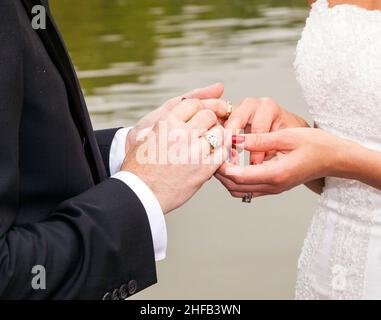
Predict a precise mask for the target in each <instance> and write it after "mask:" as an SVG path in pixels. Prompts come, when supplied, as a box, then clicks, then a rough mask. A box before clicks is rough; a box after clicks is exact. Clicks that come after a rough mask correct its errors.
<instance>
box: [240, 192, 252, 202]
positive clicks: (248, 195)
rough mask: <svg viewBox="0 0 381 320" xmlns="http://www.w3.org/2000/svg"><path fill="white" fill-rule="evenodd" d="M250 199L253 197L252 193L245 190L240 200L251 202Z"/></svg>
mask: <svg viewBox="0 0 381 320" xmlns="http://www.w3.org/2000/svg"><path fill="white" fill-rule="evenodd" d="M252 199H253V194H252V193H251V192H246V193H245V196H244V197H243V198H242V202H244V203H251V200H252Z"/></svg>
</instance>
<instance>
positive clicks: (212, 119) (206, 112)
mask: <svg viewBox="0 0 381 320" xmlns="http://www.w3.org/2000/svg"><path fill="white" fill-rule="evenodd" d="M200 113H201V114H202V116H205V117H206V119H208V121H210V122H212V123H217V122H218V118H217V115H216V114H215V113H214V112H213V111H212V110H209V109H205V110H201V111H200Z"/></svg>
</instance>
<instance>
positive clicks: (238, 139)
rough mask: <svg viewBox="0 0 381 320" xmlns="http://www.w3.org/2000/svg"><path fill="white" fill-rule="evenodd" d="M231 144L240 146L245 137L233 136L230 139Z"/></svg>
mask: <svg viewBox="0 0 381 320" xmlns="http://www.w3.org/2000/svg"><path fill="white" fill-rule="evenodd" d="M232 142H233V144H241V143H244V142H245V137H244V136H236V135H233V137H232Z"/></svg>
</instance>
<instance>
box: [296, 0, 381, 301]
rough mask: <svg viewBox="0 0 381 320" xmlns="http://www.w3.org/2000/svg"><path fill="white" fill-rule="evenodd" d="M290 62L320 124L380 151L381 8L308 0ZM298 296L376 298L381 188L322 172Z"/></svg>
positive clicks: (379, 293)
mask: <svg viewBox="0 0 381 320" xmlns="http://www.w3.org/2000/svg"><path fill="white" fill-rule="evenodd" d="M295 69H296V73H297V78H298V80H299V82H300V84H301V86H302V88H303V91H304V94H305V97H306V100H307V104H308V106H309V108H310V112H311V114H312V116H313V119H314V120H315V122H316V123H317V125H318V126H319V128H321V129H323V130H326V131H328V132H330V133H333V134H335V135H337V136H340V137H343V138H346V139H351V140H354V141H357V142H358V143H360V144H362V145H364V146H366V147H368V148H370V149H373V150H377V151H380V152H381V11H368V10H365V9H362V8H360V7H356V6H354V5H337V6H335V7H333V8H329V6H328V2H327V0H317V2H315V4H314V5H313V8H312V10H311V13H310V16H309V18H308V20H307V24H306V27H305V29H304V31H303V34H302V38H301V40H300V41H299V44H298V47H297V51H296V60H295ZM296 298H297V299H381V192H380V191H379V190H376V189H374V188H372V187H369V186H367V185H365V184H362V183H360V182H357V181H351V180H344V179H337V178H327V179H326V187H325V189H324V192H323V194H322V196H321V199H320V201H319V206H318V210H317V212H316V213H315V215H314V217H313V221H312V225H311V227H310V230H309V232H308V235H307V237H306V240H305V244H304V248H303V251H302V254H301V256H300V259H299V262H298V280H297V285H296Z"/></svg>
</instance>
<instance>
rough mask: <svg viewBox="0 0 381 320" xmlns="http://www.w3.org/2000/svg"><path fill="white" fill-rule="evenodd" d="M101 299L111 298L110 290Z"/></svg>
mask: <svg viewBox="0 0 381 320" xmlns="http://www.w3.org/2000/svg"><path fill="white" fill-rule="evenodd" d="M102 300H111V293H110V292H107V293H106V294H105V295H104V296H103V298H102Z"/></svg>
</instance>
